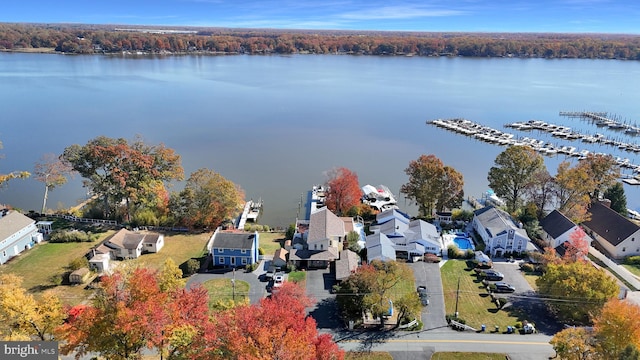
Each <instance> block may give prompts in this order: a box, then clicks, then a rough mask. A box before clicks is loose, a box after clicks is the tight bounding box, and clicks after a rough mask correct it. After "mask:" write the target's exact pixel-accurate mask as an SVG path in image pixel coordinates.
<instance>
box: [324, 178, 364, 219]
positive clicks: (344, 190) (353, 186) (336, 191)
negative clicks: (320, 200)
mask: <svg viewBox="0 0 640 360" xmlns="http://www.w3.org/2000/svg"><path fill="white" fill-rule="evenodd" d="M328 177H329V180H328V181H327V188H328V189H327V207H328V208H329V210H331V211H333V212H335V213H337V214H338V215H343V214H345V213H346V212H347V211H349V209H351V208H352V207H354V206H357V205H358V204H359V203H360V199H361V198H362V190H360V184H359V182H358V175H357V174H356V173H355V172H353V171H351V170H349V169H347V168H344V167H341V168H337V169H333V170H331V171H329V173H328Z"/></svg>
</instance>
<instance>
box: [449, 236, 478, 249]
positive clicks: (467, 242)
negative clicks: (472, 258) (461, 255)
mask: <svg viewBox="0 0 640 360" xmlns="http://www.w3.org/2000/svg"><path fill="white" fill-rule="evenodd" d="M453 242H454V243H455V244H456V246H457V247H458V249H460V250H475V247H474V246H473V243H472V242H471V239H468V238H464V237H458V236H456V237H455V238H454V239H453Z"/></svg>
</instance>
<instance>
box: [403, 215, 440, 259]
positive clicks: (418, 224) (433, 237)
mask: <svg viewBox="0 0 640 360" xmlns="http://www.w3.org/2000/svg"><path fill="white" fill-rule="evenodd" d="M404 236H405V239H406V243H407V244H411V243H418V244H420V245H422V246H423V248H424V252H425V253H431V254H436V255H440V254H441V251H442V250H443V247H444V244H443V242H442V236H440V232H439V231H438V229H437V228H436V227H435V225H433V224H431V223H428V222H426V221H424V220H412V221H411V222H410V223H409V228H408V229H407V230H406V231H405V232H404Z"/></svg>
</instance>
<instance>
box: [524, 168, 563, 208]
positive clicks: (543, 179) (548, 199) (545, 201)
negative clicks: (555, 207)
mask: <svg viewBox="0 0 640 360" xmlns="http://www.w3.org/2000/svg"><path fill="white" fill-rule="evenodd" d="M525 191H526V192H527V194H526V197H527V198H529V199H530V201H531V203H533V204H535V205H536V218H537V219H538V220H541V219H542V218H543V217H544V210H545V209H547V208H548V207H549V206H550V205H552V204H553V201H554V199H555V193H556V183H555V180H554V178H553V176H551V175H550V174H549V171H547V168H546V167H544V168H542V169H540V171H537V172H536V173H534V174H533V176H532V179H531V186H529V187H527V188H526V189H525Z"/></svg>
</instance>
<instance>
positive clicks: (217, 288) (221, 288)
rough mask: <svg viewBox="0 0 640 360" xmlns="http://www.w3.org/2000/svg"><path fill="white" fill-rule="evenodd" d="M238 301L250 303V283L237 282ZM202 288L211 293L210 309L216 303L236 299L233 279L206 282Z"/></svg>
mask: <svg viewBox="0 0 640 360" xmlns="http://www.w3.org/2000/svg"><path fill="white" fill-rule="evenodd" d="M235 282H236V286H235V299H236V301H247V302H248V301H249V297H248V295H249V283H248V282H246V281H242V280H236V281H235ZM202 286H203V287H204V288H205V289H207V291H208V292H209V307H210V308H211V307H213V305H214V303H215V302H216V301H224V302H226V301H228V300H232V299H233V298H234V295H233V294H234V290H233V284H232V282H231V279H212V280H207V281H205V282H204V283H203V284H202Z"/></svg>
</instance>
